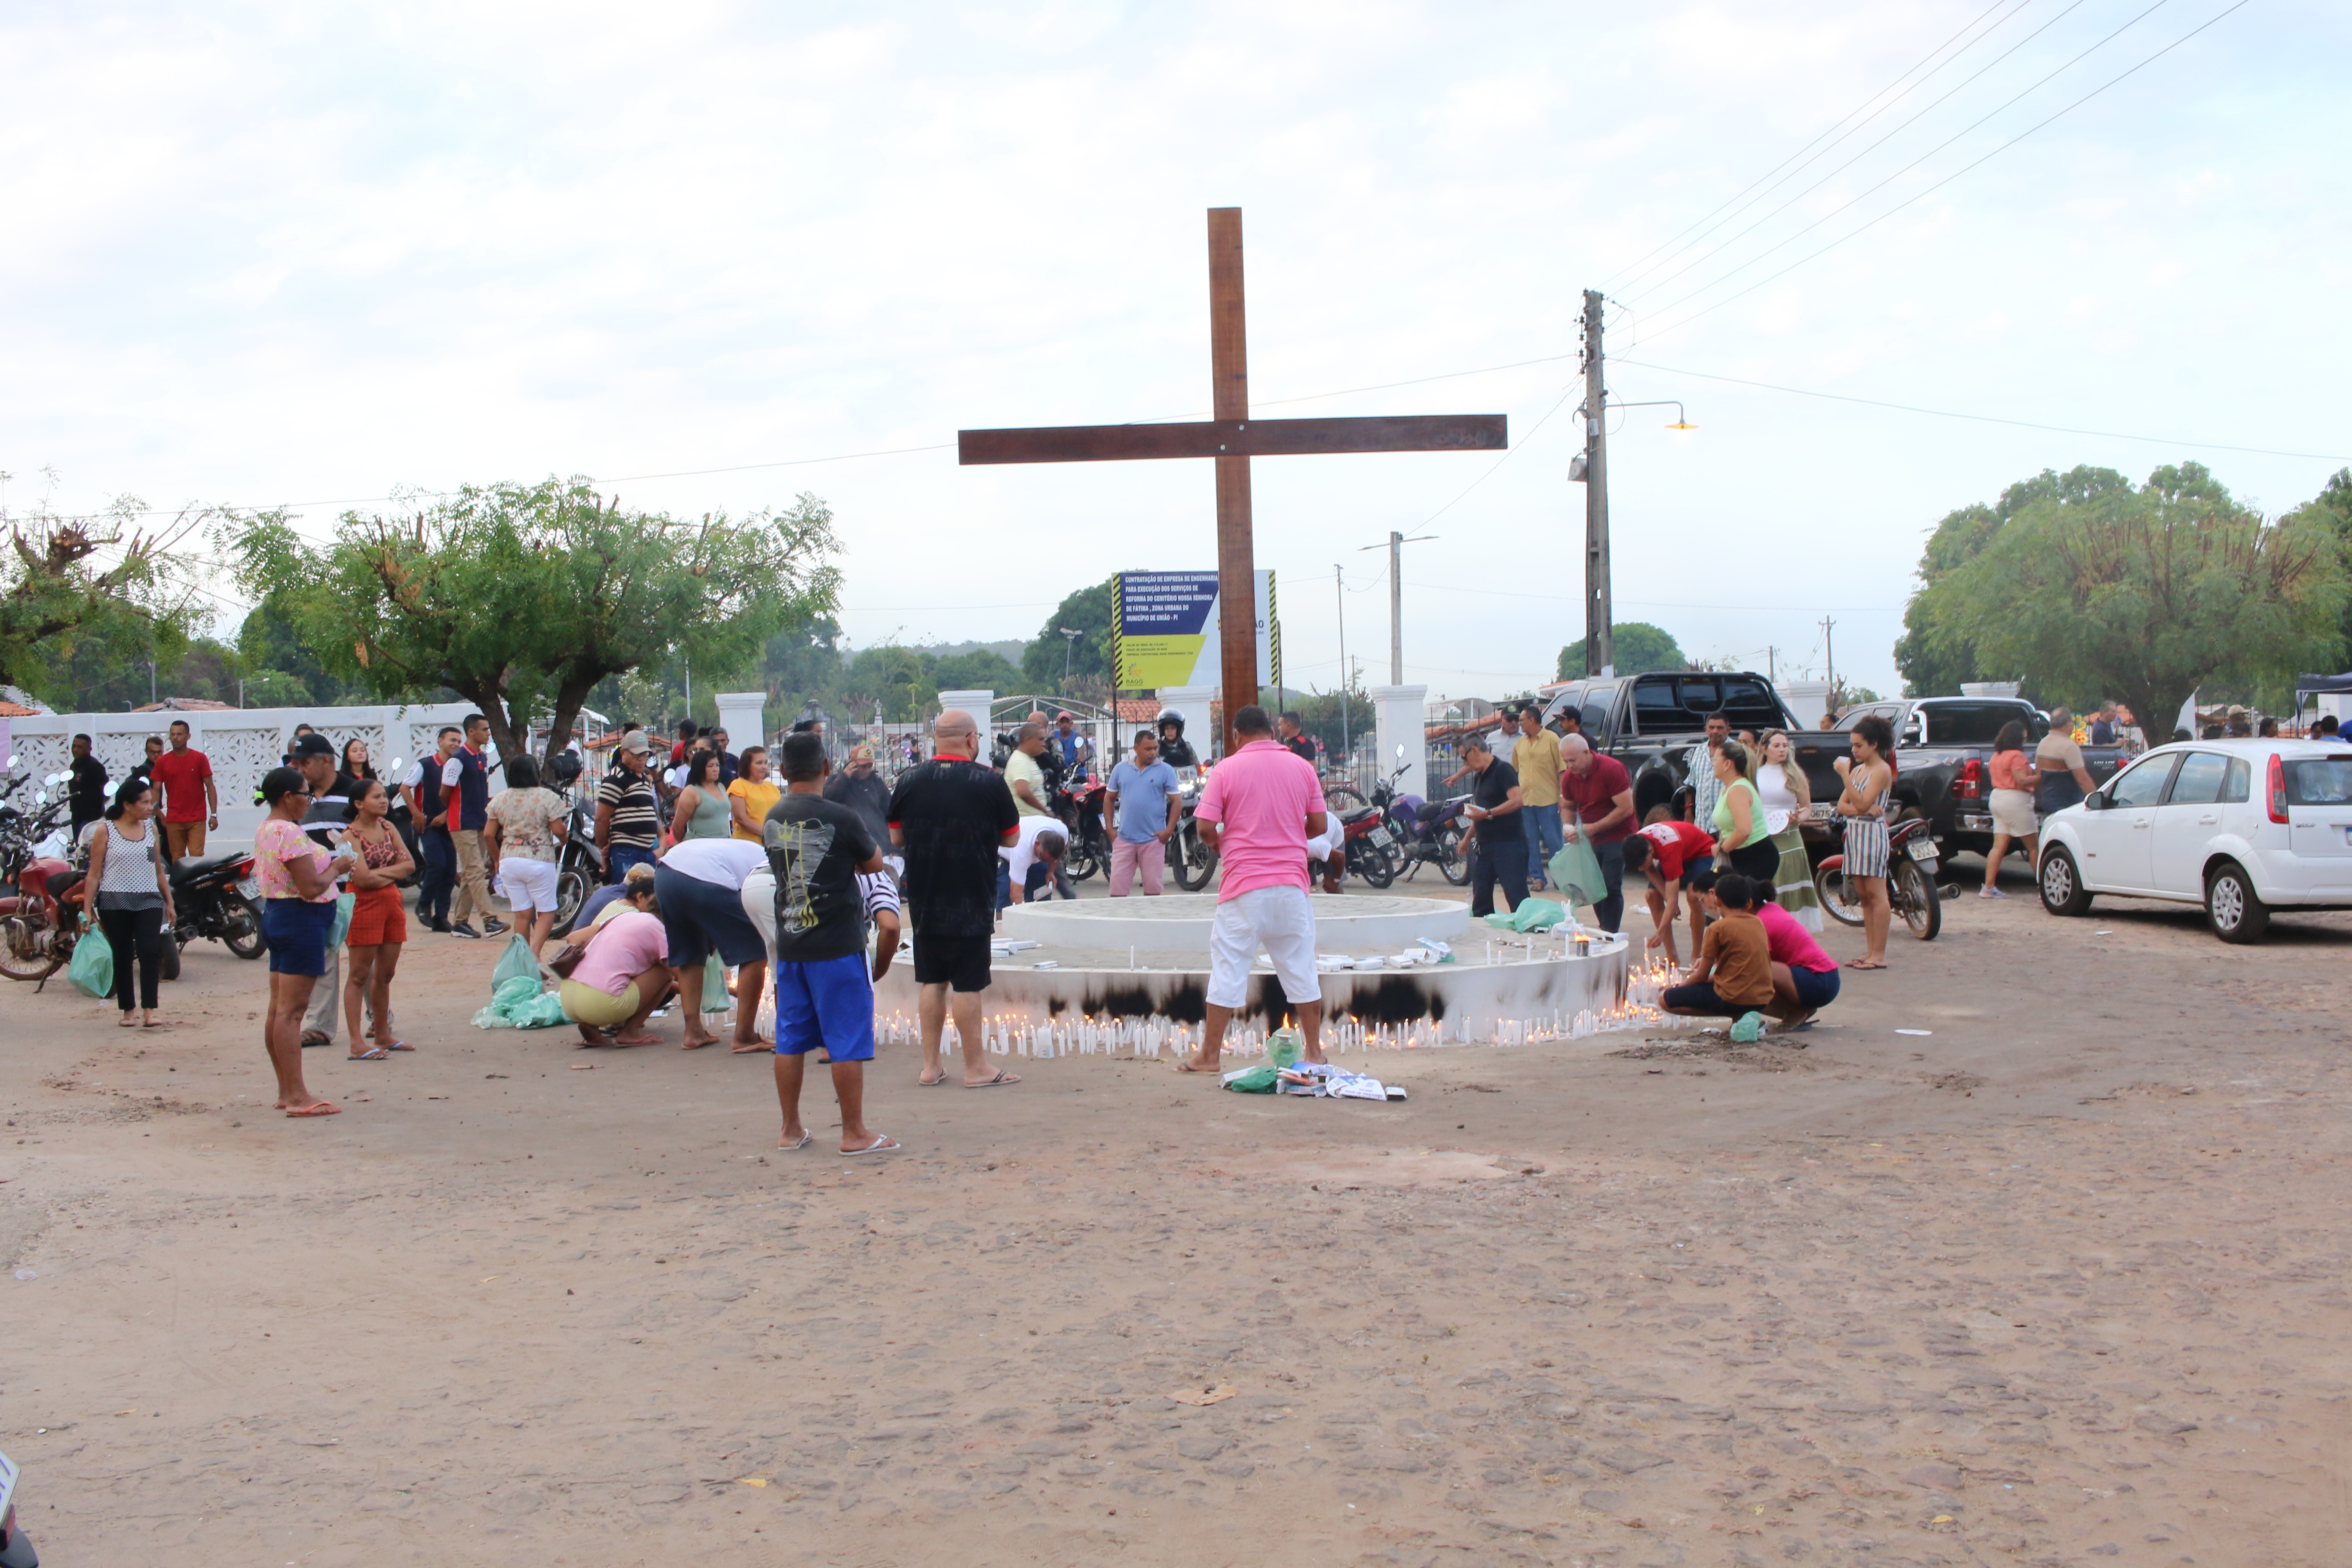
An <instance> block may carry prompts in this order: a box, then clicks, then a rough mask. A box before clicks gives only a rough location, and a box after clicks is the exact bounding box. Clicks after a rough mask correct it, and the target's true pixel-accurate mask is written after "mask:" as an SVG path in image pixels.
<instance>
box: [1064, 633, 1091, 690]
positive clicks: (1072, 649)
mask: <svg viewBox="0 0 2352 1568" xmlns="http://www.w3.org/2000/svg"><path fill="white" fill-rule="evenodd" d="M1059 630H1060V631H1061V634H1062V695H1063V696H1065V697H1067V696H1068V695H1069V694H1070V656H1071V655H1072V654H1074V653H1076V652H1077V650H1078V639H1079V638H1080V637H1084V636H1086V635H1087V634H1086V633H1085V632H1084V631H1083V630H1081V629H1079V628H1078V627H1076V626H1063V627H1060V628H1059Z"/></svg>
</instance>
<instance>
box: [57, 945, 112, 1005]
mask: <svg viewBox="0 0 2352 1568" xmlns="http://www.w3.org/2000/svg"><path fill="white" fill-rule="evenodd" d="M66 978H67V979H68V980H70V981H72V982H73V988H74V989H75V990H77V991H79V992H80V993H81V994H83V995H85V996H106V995H110V994H112V993H113V991H114V950H113V949H112V948H110V947H109V946H108V945H107V944H106V939H105V938H103V937H101V936H100V935H99V934H98V933H97V932H96V931H92V932H90V933H89V935H87V936H85V937H83V938H82V939H81V940H80V941H79V942H75V943H74V950H73V961H72V962H71V963H68V964H67V965H66Z"/></svg>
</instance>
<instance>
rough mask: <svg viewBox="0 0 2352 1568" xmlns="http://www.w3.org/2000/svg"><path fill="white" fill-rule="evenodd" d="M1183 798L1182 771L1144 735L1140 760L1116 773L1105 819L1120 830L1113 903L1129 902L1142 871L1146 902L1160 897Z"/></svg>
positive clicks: (1115, 836)
mask: <svg viewBox="0 0 2352 1568" xmlns="http://www.w3.org/2000/svg"><path fill="white" fill-rule="evenodd" d="M1182 792H1183V784H1182V783H1181V781H1180V780H1179V779H1178V778H1177V777H1176V770H1175V769H1174V768H1171V767H1170V766H1169V765H1168V764H1167V763H1163V762H1161V761H1160V737H1159V736H1158V735H1155V734H1153V733H1152V732H1151V731H1149V730H1138V731H1136V732H1135V757H1134V759H1133V760H1132V761H1122V762H1121V763H1119V764H1118V766H1117V767H1115V768H1113V769H1111V771H1110V789H1109V793H1108V795H1107V796H1106V797H1105V798H1104V800H1103V816H1104V817H1105V818H1106V819H1107V820H1108V821H1109V822H1112V823H1114V824H1116V825H1117V826H1116V830H1115V831H1114V832H1113V833H1112V835H1111V842H1110V896H1111V897H1112V898H1114V899H1123V898H1125V897H1127V894H1128V889H1129V888H1131V887H1133V886H1134V885H1135V874H1136V872H1138V871H1141V872H1142V873H1143V892H1144V896H1145V897H1146V898H1153V899H1156V898H1158V897H1159V896H1160V868H1161V866H1163V865H1164V864H1165V863H1166V861H1167V857H1168V841H1169V839H1171V838H1172V837H1175V834H1176V814H1177V811H1178V809H1179V808H1180V805H1181V799H1180V797H1181V794H1182Z"/></svg>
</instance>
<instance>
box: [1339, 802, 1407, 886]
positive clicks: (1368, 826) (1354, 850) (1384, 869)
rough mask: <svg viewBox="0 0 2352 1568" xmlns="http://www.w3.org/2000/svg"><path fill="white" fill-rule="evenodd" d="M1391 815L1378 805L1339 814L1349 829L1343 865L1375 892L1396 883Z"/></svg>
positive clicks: (1359, 807)
mask: <svg viewBox="0 0 2352 1568" xmlns="http://www.w3.org/2000/svg"><path fill="white" fill-rule="evenodd" d="M1388 820H1389V819H1388V814H1387V813H1385V812H1383V811H1382V810H1381V808H1380V807H1379V806H1377V805H1360V806H1356V807H1353V808H1351V809H1349V810H1347V811H1343V812H1341V813H1340V814H1339V823H1340V826H1343V827H1344V828H1346V829H1347V837H1346V839H1345V841H1344V843H1343V845H1342V847H1341V849H1340V855H1341V857H1342V859H1341V864H1343V865H1345V866H1346V867H1347V868H1348V869H1349V870H1350V871H1353V872H1354V873H1355V874H1356V875H1357V876H1359V877H1361V878H1362V879H1364V880H1365V881H1367V882H1369V883H1370V884H1371V885H1372V886H1373V887H1375V888H1385V887H1387V886H1388V885H1389V884H1390V883H1391V882H1393V881H1395V880H1396V875H1397V857H1396V842H1397V840H1396V835H1395V834H1393V833H1391V832H1390V831H1389V826H1388Z"/></svg>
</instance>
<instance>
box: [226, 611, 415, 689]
mask: <svg viewBox="0 0 2352 1568" xmlns="http://www.w3.org/2000/svg"><path fill="white" fill-rule="evenodd" d="M236 651H237V657H238V658H239V659H240V660H241V661H242V662H243V664H244V667H245V682H246V685H245V700H246V706H247V707H249V708H299V707H305V706H317V707H328V706H331V705H333V704H336V703H340V702H347V701H353V700H356V701H362V702H364V701H366V700H368V697H367V694H366V693H365V692H364V691H356V690H354V689H352V683H351V682H350V681H347V680H345V679H342V677H341V676H339V675H337V674H335V673H334V672H333V671H332V670H331V669H329V668H327V667H326V666H325V665H324V664H322V663H320V660H319V656H318V655H317V654H316V653H315V652H313V651H312V650H311V648H310V645H309V644H308V643H306V642H304V641H303V639H302V637H301V636H300V634H299V633H298V632H297V631H296V630H295V629H294V621H293V618H292V617H291V616H289V615H288V614H287V610H286V605H285V602H284V600H283V599H282V598H281V597H280V596H279V595H276V594H271V595H265V596H264V597H263V599H262V601H261V602H260V603H259V604H257V605H255V606H254V607H253V608H252V610H250V611H249V612H247V615H246V617H245V620H244V623H243V624H242V625H240V626H238V627H237V632H236ZM186 695H188V696H197V695H200V694H199V693H196V692H189V693H186ZM414 695H415V696H416V697H417V698H419V699H420V700H429V698H430V697H431V696H432V695H434V694H433V693H428V692H419V693H415V694H414Z"/></svg>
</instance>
